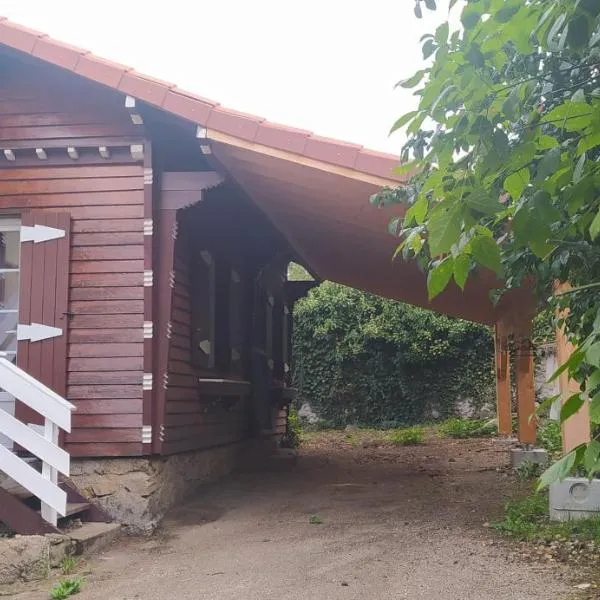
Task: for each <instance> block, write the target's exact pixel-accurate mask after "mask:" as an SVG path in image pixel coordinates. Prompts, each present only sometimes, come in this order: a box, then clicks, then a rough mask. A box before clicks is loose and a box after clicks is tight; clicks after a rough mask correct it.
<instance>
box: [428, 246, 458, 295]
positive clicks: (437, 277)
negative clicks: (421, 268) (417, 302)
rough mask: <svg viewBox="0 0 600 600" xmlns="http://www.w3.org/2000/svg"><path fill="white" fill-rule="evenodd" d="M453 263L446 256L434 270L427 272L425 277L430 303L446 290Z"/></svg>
mask: <svg viewBox="0 0 600 600" xmlns="http://www.w3.org/2000/svg"><path fill="white" fill-rule="evenodd" d="M453 262H454V261H453V260H452V257H451V256H447V257H446V258H445V259H444V260H443V261H442V262H440V263H439V264H438V265H437V266H436V267H435V268H433V269H432V270H431V271H429V274H428V275H427V294H428V296H429V300H430V301H431V300H433V299H434V298H435V297H436V296H438V295H439V294H441V293H442V292H443V291H444V290H445V289H446V286H447V285H448V282H449V281H450V278H451V277H452V273H453Z"/></svg>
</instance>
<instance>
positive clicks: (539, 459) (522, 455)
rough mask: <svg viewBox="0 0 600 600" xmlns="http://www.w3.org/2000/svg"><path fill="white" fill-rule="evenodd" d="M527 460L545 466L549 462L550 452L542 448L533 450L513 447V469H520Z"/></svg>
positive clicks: (511, 462)
mask: <svg viewBox="0 0 600 600" xmlns="http://www.w3.org/2000/svg"><path fill="white" fill-rule="evenodd" d="M527 462H530V463H535V464H537V465H540V466H542V467H545V466H546V465H547V464H548V453H547V452H546V451H545V450H543V449H542V448H532V449H531V450H525V449H524V448H511V450H510V466H511V467H512V468H513V469H518V468H519V467H520V466H521V465H522V464H524V463H527Z"/></svg>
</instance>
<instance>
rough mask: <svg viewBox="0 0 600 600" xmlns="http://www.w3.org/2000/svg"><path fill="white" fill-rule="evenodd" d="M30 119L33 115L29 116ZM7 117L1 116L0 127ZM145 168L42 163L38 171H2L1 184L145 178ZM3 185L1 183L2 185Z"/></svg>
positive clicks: (136, 166) (0, 174) (137, 166)
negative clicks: (56, 165)
mask: <svg viewBox="0 0 600 600" xmlns="http://www.w3.org/2000/svg"><path fill="white" fill-rule="evenodd" d="M29 116H30V117H31V116H33V115H29ZM35 116H36V117H43V118H49V115H35ZM4 118H5V117H3V115H2V114H0V127H2V121H3V119H4ZM143 174H144V172H143V167H142V166H140V165H110V166H97V167H81V166H79V165H77V166H72V167H58V168H57V167H53V166H49V165H44V164H43V163H40V166H39V168H36V169H20V168H18V167H17V168H16V169H11V170H0V182H1V181H9V180H11V179H14V180H17V181H23V180H24V179H27V180H28V181H32V180H36V179H89V178H102V177H110V178H111V179H112V178H113V177H143ZM0 185H1V183H0Z"/></svg>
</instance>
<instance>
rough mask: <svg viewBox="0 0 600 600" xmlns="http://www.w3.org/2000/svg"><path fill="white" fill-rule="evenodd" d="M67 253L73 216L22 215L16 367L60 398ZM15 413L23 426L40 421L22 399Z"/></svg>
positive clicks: (64, 360) (63, 388) (62, 392)
mask: <svg viewBox="0 0 600 600" xmlns="http://www.w3.org/2000/svg"><path fill="white" fill-rule="evenodd" d="M69 252H70V215H69V213H58V212H57V213H53V212H45V211H35V210H34V211H31V212H28V213H24V214H23V215H22V220H21V257H20V266H21V269H20V283H19V322H18V325H17V339H18V348H17V366H19V367H21V368H22V369H23V370H25V371H27V372H28V373H29V374H30V375H31V376H32V377H35V378H36V379H38V380H39V381H41V382H42V383H43V384H45V385H47V386H48V387H50V388H52V389H53V390H54V391H55V392H56V393H58V394H60V395H61V396H65V394H66V382H67V328H68V323H69ZM15 414H16V416H17V417H18V418H19V419H21V420H22V421H24V422H25V423H34V424H40V423H41V418H40V416H39V415H38V414H37V413H35V412H34V411H32V410H31V409H29V408H28V407H26V406H25V405H23V404H22V403H20V402H18V401H17V403H16V408H15Z"/></svg>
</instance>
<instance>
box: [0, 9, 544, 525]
mask: <svg viewBox="0 0 600 600" xmlns="http://www.w3.org/2000/svg"><path fill="white" fill-rule="evenodd" d="M0 75H1V76H0V283H1V285H0V322H1V327H0V349H1V350H2V351H4V352H5V353H6V355H5V358H3V359H0V363H2V365H0V367H1V368H0V387H2V388H3V389H4V390H5V391H4V392H3V393H2V396H1V397H0V404H1V406H0V408H3V409H4V411H0V413H2V412H4V414H5V415H9V416H10V415H11V414H14V417H15V418H12V417H11V419H12V420H9V421H7V422H8V424H4V425H3V421H5V420H7V419H8V417H6V419H5V418H4V417H3V416H2V415H0V417H2V418H0V434H3V435H4V437H3V438H2V442H3V446H0V470H2V471H4V472H5V473H7V474H8V475H10V476H11V477H12V478H13V479H15V478H16V479H19V477H21V479H20V480H19V481H18V483H19V484H20V485H21V486H22V487H23V486H24V487H27V486H28V485H30V487H29V488H28V489H31V490H32V491H33V492H34V493H36V495H38V496H39V497H40V498H41V500H42V514H43V516H44V518H45V519H46V521H48V520H49V521H50V522H51V523H52V524H55V523H56V512H54V514H53V513H52V511H58V513H59V515H60V514H64V502H65V499H66V496H65V493H64V490H63V493H62V495H61V494H58V496H57V495H56V494H55V492H56V490H55V488H57V486H58V488H60V486H61V484H60V477H58V476H57V471H59V472H62V473H65V474H66V475H68V474H69V472H68V471H69V459H71V462H72V464H71V465H70V467H71V468H70V471H71V473H70V474H71V476H72V477H73V481H74V482H75V484H77V485H79V486H80V487H81V488H86V489H87V487H88V486H87V484H90V485H89V488H90V489H92V492H93V490H94V489H96V488H97V487H98V485H99V484H98V478H101V476H102V472H103V470H102V469H100V468H98V467H97V465H98V464H99V463H98V461H104V462H103V463H102V465H104V466H103V467H102V468H103V469H104V468H106V469H108V467H107V466H106V465H109V464H113V463H114V461H123V460H131V459H132V458H139V459H140V460H146V461H148V463H150V462H152V461H160V464H161V465H170V464H184V463H182V462H181V461H182V460H183V459H177V460H179V462H177V460H175V458H174V457H181V456H182V455H183V454H185V456H186V457H187V458H186V460H188V461H189V460H190V457H192V458H193V457H198V461H202V460H204V459H203V458H202V457H203V456H209V455H210V456H213V454H210V453H211V452H212V453H214V452H220V453H221V454H219V456H220V457H221V458H220V459H219V460H221V463H223V461H225V462H226V463H227V464H220V466H219V468H218V469H217V468H213V467H210V468H209V467H207V469H205V471H203V473H202V476H200V475H199V476H198V478H197V480H196V479H194V478H193V477H191V476H189V474H188V476H187V480H188V481H187V485H188V487H190V488H191V487H193V486H195V485H196V486H197V485H198V484H199V482H200V480H202V481H206V480H208V479H209V478H210V476H212V475H213V474H214V473H216V471H218V473H219V474H221V473H223V472H227V471H228V470H231V468H233V467H234V466H235V463H236V460H237V458H236V457H239V456H240V454H242V455H243V454H244V453H245V448H247V442H248V441H252V442H254V445H255V446H256V441H257V440H259V441H260V442H261V443H262V442H265V443H266V444H267V445H268V444H269V443H271V444H272V445H275V442H276V441H277V439H278V436H281V434H282V433H283V432H284V430H285V425H286V406H287V405H288V403H289V402H290V400H291V398H292V397H293V390H291V389H290V388H289V387H288V384H289V377H288V371H289V367H290V344H289V340H290V331H291V309H292V305H293V301H294V299H295V298H296V297H297V296H298V292H297V290H296V287H297V286H293V285H291V284H290V282H287V281H286V270H287V265H288V263H289V262H290V261H291V260H293V261H296V262H299V263H301V264H303V265H305V266H306V267H307V268H308V269H309V270H310V271H311V273H313V274H315V276H316V277H317V278H321V279H331V280H334V281H338V282H341V283H344V284H348V285H351V286H354V287H358V288H361V289H364V290H368V291H372V292H375V293H378V294H381V295H383V296H387V297H390V298H396V299H399V300H403V301H405V302H409V303H412V304H415V305H419V306H423V307H426V308H431V309H433V310H437V311H440V312H444V313H447V314H451V315H454V316H459V317H463V318H467V319H470V320H473V321H478V322H481V323H486V324H489V325H495V324H498V344H497V348H498V357H499V359H498V374H499V379H498V380H499V398H500V404H499V406H500V407H501V414H503V415H505V416H504V425H501V426H504V427H505V428H506V419H507V417H506V414H507V408H506V407H507V406H508V417H510V400H509V396H508V394H509V389H510V382H509V380H508V376H507V374H508V367H507V361H508V353H507V346H506V343H505V341H506V335H507V334H508V332H509V331H510V330H514V331H523V332H526V330H527V326H528V324H529V322H530V318H531V314H532V302H531V298H530V296H529V293H528V292H527V291H523V292H516V293H514V294H512V295H509V296H507V297H506V298H504V299H503V301H502V302H501V303H500V304H499V305H497V306H494V305H493V304H492V302H491V301H490V299H489V291H490V290H491V289H493V288H494V287H495V286H497V285H498V284H497V282H496V280H495V278H494V277H493V275H491V274H490V273H486V272H483V273H481V274H479V276H478V277H476V278H472V280H471V281H470V282H469V284H468V285H467V287H466V289H465V291H464V293H462V292H461V291H460V290H459V289H458V288H456V287H450V288H449V289H448V290H447V291H446V292H444V293H443V294H442V295H440V296H439V297H438V298H437V299H436V300H435V301H434V302H433V303H432V304H430V303H429V302H428V300H427V292H426V283H425V278H424V275H423V274H422V273H421V271H419V269H418V268H417V266H416V265H415V264H412V263H403V262H400V261H396V262H393V261H392V260H391V256H392V254H393V249H394V246H395V243H396V242H395V240H394V239H393V238H392V237H391V236H389V235H387V233H386V223H387V220H388V219H389V216H390V212H389V210H377V209H376V208H374V207H372V206H370V204H369V202H368V199H369V196H370V195H371V194H373V193H374V192H376V191H378V190H380V189H381V188H382V187H385V186H396V185H398V184H399V183H400V182H399V180H398V179H397V178H396V177H394V175H393V174H392V169H393V167H394V166H395V164H396V162H397V159H396V157H392V156H388V155H383V154H380V153H377V152H372V151H369V150H366V149H364V148H362V147H360V146H357V145H354V144H348V143H343V142H338V141H335V140H330V139H326V138H321V137H318V136H316V135H314V134H312V133H310V132H307V131H302V130H298V129H292V128H289V127H284V126H280V125H276V124H273V123H270V122H269V121H266V120H264V119H260V118H258V117H254V116H251V115H246V114H242V113H238V112H235V111H232V110H229V109H225V108H223V107H221V106H219V105H218V104H217V103H214V102H211V101H209V100H206V99H204V98H201V97H198V96H195V95H194V94H191V93H188V92H185V91H183V90H180V89H179V88H177V87H175V86H174V85H172V84H169V83H166V82H163V81H158V80H156V79H152V78H150V77H147V76H145V75H142V74H140V73H137V72H136V71H134V70H132V69H130V68H128V67H125V66H122V65H118V64H115V63H112V62H109V61H106V60H103V59H101V58H99V57H96V56H94V55H92V54H90V53H89V52H87V51H85V50H81V49H79V48H74V47H72V46H68V45H66V44H63V43H61V42H58V41H56V40H53V39H51V38H49V37H48V36H46V35H44V34H42V33H39V32H36V31H31V30H29V29H27V28H24V27H21V26H19V25H16V24H14V23H10V22H8V21H6V20H2V21H0ZM523 335H526V334H525V333H524V334H523ZM2 368H6V370H7V373H8V372H9V371H10V373H11V375H10V376H11V377H13V379H14V381H13V383H14V385H13V384H11V385H9V384H8V383H6V381H5V380H4V379H3V378H2ZM11 369H12V370H11ZM8 379H9V377H8V375H7V381H8ZM532 381H533V369H532V357H531V355H530V354H529V355H527V354H523V356H522V357H521V358H520V359H519V360H518V361H517V385H518V388H519V394H520V395H519V406H520V430H519V431H520V436H521V440H522V441H523V442H525V443H527V442H531V443H532V442H533V441H535V425H534V424H532V421H531V420H530V419H529V415H530V414H531V413H532V410H533V395H532V393H533V388H532V386H531V383H532ZM25 383H27V385H29V386H30V387H29V388H27V389H25V388H24V387H23V386H25ZM34 389H36V390H38V391H34ZM38 396H39V398H38ZM57 398H58V400H57ZM61 399H62V401H63V403H62V404H61V403H60V402H59V400H61ZM65 399H66V402H65ZM507 402H508V403H509V404H508V405H507ZM48 407H52V411H54V409H56V411H55V412H52V411H51V410H50V409H49V408H48ZM44 411H46V412H47V413H48V414H46V412H44ZM50 413H51V414H50ZM67 415H68V418H67ZM53 419H54V420H53ZM42 424H43V425H44V426H43V427H42V428H41V429H40V428H37V429H36V425H37V426H39V425H42ZM23 426H24V427H23ZM32 426H33V427H32ZM59 428H60V429H62V430H63V432H62V433H60V435H59V432H58V429H59ZM30 431H32V432H33V434H31V433H29V432H30ZM34 434H35V435H34ZM40 440H42V441H43V442H44V443H42V442H40ZM23 448H26V449H28V450H30V451H31V452H33V453H34V454H35V452H34V450H32V448H34V449H36V450H39V453H41V454H43V456H40V454H39V453H38V454H37V455H38V456H40V457H41V458H42V459H43V460H44V468H43V469H42V473H37V471H35V472H36V473H37V475H32V474H31V473H30V471H34V469H33V468H31V467H27V465H26V463H25V462H24V460H23V454H22V452H19V450H22V449H23ZM231 448H235V449H236V451H235V452H230V451H229V450H227V452H225V450H223V449H231ZM224 452H225V454H224ZM61 453H62V454H61ZM65 456H66V459H65ZM215 456H216V455H215ZM15 457H16V458H15ZM171 459H173V460H172V461H171V462H169V461H170V460H171ZM65 460H66V462H65ZM15 461H17V462H15ZM18 461H20V462H18ZM86 461H88V463H89V464H94V465H96V466H95V467H94V469H95V471H94V472H95V473H96V479H94V481H93V482H92V483H90V477H91V475H90V472H87V471H86V470H85V468H84V466H85V464H86ZM111 461H113V462H111ZM121 464H124V463H121ZM136 464H137V465H138V466H137V467H136V468H137V469H139V463H136ZM185 464H186V465H187V466H186V469H188V471H189V469H190V466H189V465H190V462H187V463H185ZM19 465H21V466H19ZM75 465H77V469H78V473H79V478H77V477H75V476H74V475H73V473H72V471H73V470H74V469H73V467H74V466H75ZM82 465H84V466H82ZM26 467H27V469H29V471H27V473H26V475H23V473H25V471H26ZM173 473H176V471H174V472H173ZM173 473H171V475H170V477H171V479H170V480H169V482H168V483H164V485H169V486H171V487H177V486H176V485H174V484H173V481H174V476H173ZM183 479H185V478H184V477H183V475H182V476H181V480H182V481H183ZM42 480H43V481H42ZM44 482H45V483H44ZM48 483H49V484H50V487H48V485H47V484H48ZM152 485H153V486H154V488H153V489H155V488H156V487H157V486H158V487H160V485H163V484H161V482H158V483H157V482H156V481H154V482H153V483H152ZM52 486H54V487H52ZM63 487H64V486H63ZM184 487H185V486H183V484H182V486H181V489H180V490H179V491H178V494H177V495H176V496H173V497H171V498H170V500H169V501H167V502H163V503H162V504H161V508H160V510H162V509H163V508H164V507H165V506H166V505H167V504H169V503H171V504H172V503H173V502H175V501H178V500H179V499H180V498H181V497H183V495H184V493H185V492H186V489H187V488H186V489H184ZM0 489H1V488H0ZM178 489H179V488H178ZM38 490H39V491H38ZM56 493H58V492H56ZM44 494H45V495H44ZM53 494H54V495H53ZM115 494H117V495H118V491H117V492H115ZM149 494H150V492H149ZM67 495H68V494H67ZM89 495H90V494H88V496H89ZM91 495H92V497H93V496H94V494H93V493H92V494H91ZM96 495H97V496H98V498H96V499H98V500H99V501H100V504H102V502H101V500H102V498H101V497H100V496H101V494H96ZM163 495H164V494H163ZM142 496H143V497H145V496H144V494H141V495H140V497H142ZM2 498H4V499H5V500H6V493H5V492H4V493H2V492H0V520H5V521H10V520H11V514H13V513H14V510H16V509H15V505H14V503H12V504H11V503H10V501H8V500H6V501H5V500H2ZM9 504H10V506H9ZM117 504H118V502H116V503H115V502H112V504H111V503H106V504H105V508H107V510H109V512H112V513H113V516H116V517H117V518H123V517H122V514H121V513H120V512H119V510H118V508H115V506H117ZM44 507H45V511H44ZM157 510H158V509H157ZM13 521H14V519H13ZM30 529H31V528H30Z"/></svg>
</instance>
